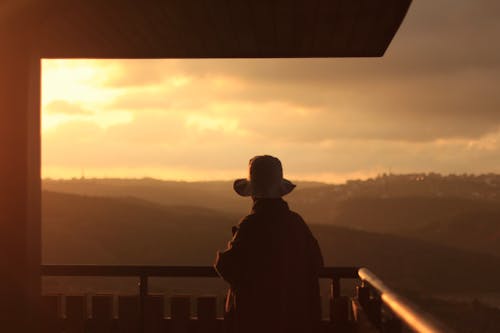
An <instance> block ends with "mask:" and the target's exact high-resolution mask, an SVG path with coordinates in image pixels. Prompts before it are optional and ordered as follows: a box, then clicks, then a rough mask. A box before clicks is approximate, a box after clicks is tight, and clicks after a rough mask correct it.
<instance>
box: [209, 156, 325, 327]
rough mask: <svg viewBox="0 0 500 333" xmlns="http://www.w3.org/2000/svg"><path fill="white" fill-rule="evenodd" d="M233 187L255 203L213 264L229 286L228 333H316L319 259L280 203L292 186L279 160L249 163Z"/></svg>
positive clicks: (302, 227)
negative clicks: (246, 171)
mask: <svg viewBox="0 0 500 333" xmlns="http://www.w3.org/2000/svg"><path fill="white" fill-rule="evenodd" d="M233 187H234V190H235V191H236V192H237V193H238V194H239V195H241V196H244V197H251V198H252V199H253V208H252V211H251V213H250V214H249V215H248V216H246V217H244V218H243V219H242V220H241V222H240V223H239V225H238V226H237V227H233V238H232V239H231V241H230V242H229V243H228V248H227V249H226V250H224V251H218V252H217V257H216V261H215V264H214V267H215V269H216V270H217V272H218V274H219V275H220V276H221V277H222V278H223V279H224V280H225V281H227V282H228V283H229V285H230V289H229V292H228V295H227V299H226V309H225V310H226V322H228V326H229V327H230V329H229V331H230V332H236V333H247V332H248V333H249V332H259V333H265V332H273V333H281V332H282V333H285V332H286V333H311V332H317V331H318V330H319V324H320V321H321V304H320V291H319V281H318V275H319V271H320V269H321V268H322V267H323V257H322V255H321V250H320V248H319V245H318V242H317V240H316V239H315V238H314V236H313V235H312V233H311V231H310V230H309V228H308V226H307V225H306V224H305V222H304V220H303V219H302V217H301V216H300V215H299V214H297V213H295V212H293V211H291V210H290V209H289V207H288V204H287V202H286V201H284V200H283V199H282V197H283V196H284V195H286V194H288V193H290V192H291V191H292V190H293V189H294V188H295V185H294V184H292V183H291V182H290V181H288V180H286V179H284V178H283V168H282V165H281V162H280V160H279V159H277V158H276V157H273V156H269V155H263V156H255V157H254V158H252V159H251V160H250V162H249V177H248V179H237V180H236V181H235V182H234V185H233Z"/></svg>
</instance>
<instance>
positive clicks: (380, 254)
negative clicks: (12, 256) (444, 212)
mask: <svg viewBox="0 0 500 333" xmlns="http://www.w3.org/2000/svg"><path fill="white" fill-rule="evenodd" d="M42 203H43V209H42V213H43V225H42V228H43V262H44V263H66V264H150V265H211V264H212V262H213V259H214V254H215V251H216V250H217V249H220V248H224V247H225V244H226V242H227V240H228V239H229V238H230V236H231V232H230V229H231V228H230V227H231V225H233V224H235V223H237V221H238V217H237V216H235V215H230V214H228V213H221V212H218V211H215V210H209V209H206V208H200V207H193V206H164V205H158V204H154V203H150V202H147V201H144V200H140V199H135V198H104V197H91V196H79V195H69V194H61V193H54V192H48V191H44V192H43V201H42ZM312 230H313V232H314V233H315V235H316V237H317V238H318V240H319V242H320V245H321V247H322V250H323V254H324V257H325V261H326V264H327V265H352V266H367V267H370V268H372V269H373V270H374V271H375V272H377V274H379V275H380V276H382V277H383V278H385V279H386V280H387V281H389V282H391V283H392V284H393V285H394V286H396V287H399V288H404V289H411V290H422V291H429V292H430V291H445V290H446V291H449V292H461V291H482V292H490V291H495V292H498V291H500V289H499V287H498V284H497V283H496V282H497V281H498V280H499V279H500V259H499V258H496V257H493V256H488V255H481V254H474V253H469V252H466V251H461V250H456V249H452V248H448V247H445V246H441V245H436V244H432V243H429V242H424V241H420V240H414V239H410V238H403V237H396V236H390V235H384V234H376V233H370V232H365V231H357V230H352V229H347V228H341V227H335V226H330V225H314V226H312Z"/></svg>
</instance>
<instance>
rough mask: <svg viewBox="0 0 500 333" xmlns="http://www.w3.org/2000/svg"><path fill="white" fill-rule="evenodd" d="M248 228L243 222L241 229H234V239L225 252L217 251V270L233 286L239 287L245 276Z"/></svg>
mask: <svg viewBox="0 0 500 333" xmlns="http://www.w3.org/2000/svg"><path fill="white" fill-rule="evenodd" d="M247 229H248V227H247V222H246V221H245V220H243V221H242V222H241V223H240V224H239V227H238V228H236V229H233V234H234V235H233V238H232V239H231V241H230V242H229V243H228V247H227V249H226V250H224V251H217V257H216V259H215V264H214V267H215V270H216V271H217V273H218V274H219V275H220V276H221V277H222V278H223V279H224V280H226V281H227V282H228V283H229V284H231V286H237V285H239V284H240V283H241V281H242V279H243V277H244V276H245V272H244V270H245V267H246V257H247V251H248V236H249V235H248V234H249V233H248V230H247Z"/></svg>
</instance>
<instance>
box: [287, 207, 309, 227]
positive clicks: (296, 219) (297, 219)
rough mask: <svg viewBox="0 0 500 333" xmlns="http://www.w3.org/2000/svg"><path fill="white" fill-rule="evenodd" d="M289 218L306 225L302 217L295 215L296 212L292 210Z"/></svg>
mask: <svg viewBox="0 0 500 333" xmlns="http://www.w3.org/2000/svg"><path fill="white" fill-rule="evenodd" d="M290 216H291V217H292V218H293V219H294V220H295V221H297V222H301V223H304V224H305V223H306V222H305V221H304V219H303V218H302V216H301V215H300V214H299V213H297V212H295V211H293V210H290Z"/></svg>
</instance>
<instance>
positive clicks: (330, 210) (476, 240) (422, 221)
mask: <svg viewBox="0 0 500 333" xmlns="http://www.w3.org/2000/svg"><path fill="white" fill-rule="evenodd" d="M499 179H500V177H499V176H497V175H484V176H467V175H464V176H447V177H444V176H439V175H435V174H431V175H419V174H417V175H401V176H396V175H392V176H382V177H380V178H376V179H372V180H366V181H350V182H347V183H346V184H342V185H327V184H322V183H308V182H298V187H297V189H296V190H295V191H293V192H292V193H291V194H290V195H288V196H287V197H286V200H287V201H288V202H289V203H290V206H291V207H292V208H293V209H294V210H296V211H298V212H299V213H301V214H302V215H303V216H304V218H305V219H306V220H307V221H308V222H310V223H312V224H327V225H336V226H342V227H348V228H351V229H358V230H364V231H370V232H376V233H387V234H394V235H399V236H404V237H410V238H415V239H420V240H426V241H431V242H434V243H436V244H439V245H447V246H452V247H455V248H458V249H462V250H468V251H475V252H481V253H486V254H493V255H497V256H499V257H500V202H499V200H498V198H499V197H500V196H499V193H500V185H499V184H500V181H499ZM43 187H44V189H46V190H51V191H56V192H62V193H74V194H83V195H89V196H109V197H115V198H128V197H137V198H141V199H143V200H147V201H150V202H153V203H156V204H161V205H166V206H176V205H177V206H179V205H190V206H195V207H200V208H203V207H204V208H205V209H213V210H216V211H220V212H221V213H223V214H226V215H231V216H232V218H233V219H235V220H237V218H238V217H239V216H240V215H242V214H244V213H245V212H248V211H249V209H250V207H251V201H250V200H249V199H246V198H241V197H239V196H237V195H236V194H234V192H233V191H232V183H231V182H229V181H219V182H174V181H160V180H154V179H72V180H44V182H43Z"/></svg>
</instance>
